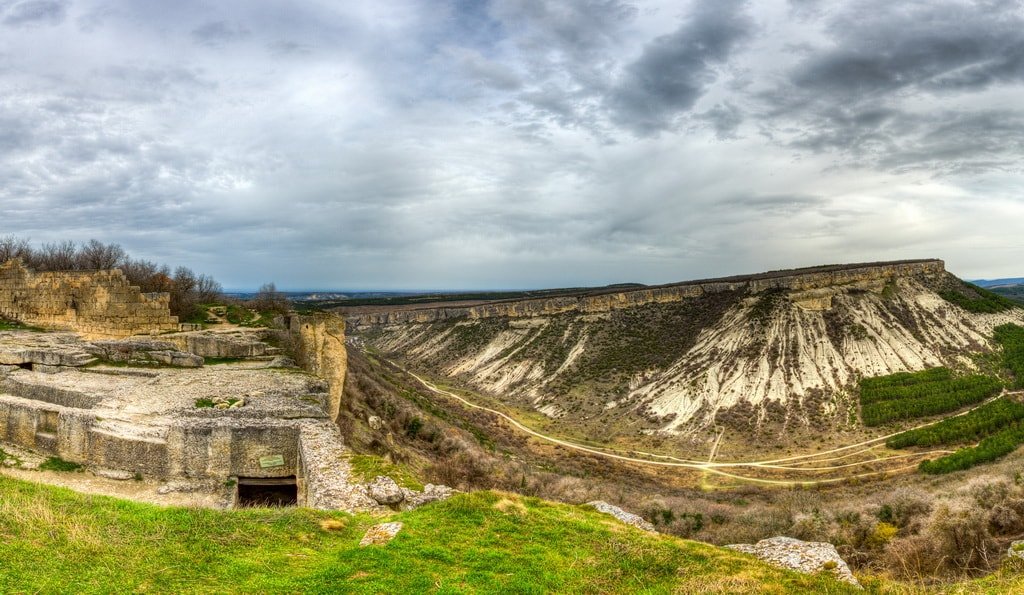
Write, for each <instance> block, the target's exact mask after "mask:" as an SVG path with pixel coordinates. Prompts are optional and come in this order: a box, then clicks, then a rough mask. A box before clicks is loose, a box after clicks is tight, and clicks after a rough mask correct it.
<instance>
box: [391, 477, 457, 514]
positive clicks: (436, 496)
mask: <svg viewBox="0 0 1024 595" xmlns="http://www.w3.org/2000/svg"><path fill="white" fill-rule="evenodd" d="M402 492H403V494H405V502H404V503H403V505H402V508H404V509H405V510H412V509H413V508H419V507H420V506H423V505H424V504H430V503H431V502H438V501H440V500H447V499H448V498H451V497H452V496H454V495H455V490H453V489H452V488H450V487H448V486H446V485H434V484H432V483H428V484H427V485H425V486H423V491H422V492H416V491H413V490H407V489H405V488H402Z"/></svg>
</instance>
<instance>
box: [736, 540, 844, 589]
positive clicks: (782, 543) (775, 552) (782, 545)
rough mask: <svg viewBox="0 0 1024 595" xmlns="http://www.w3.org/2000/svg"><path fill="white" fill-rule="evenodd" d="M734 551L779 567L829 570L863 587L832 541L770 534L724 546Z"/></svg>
mask: <svg viewBox="0 0 1024 595" xmlns="http://www.w3.org/2000/svg"><path fill="white" fill-rule="evenodd" d="M725 547H727V548H729V549H731V550H736V551H738V552H743V553H745V554H753V555H755V556H757V557H758V558H760V559H762V560H764V561H765V562H768V563H769V564H773V565H775V566H779V567H781V568H788V569H790V570H796V571H797V572H803V573H806V574H814V573H818V572H830V573H833V574H835V576H836V578H838V579H839V580H842V581H845V582H848V583H850V584H853V585H857V586H860V583H859V582H858V581H857V579H856V577H854V576H853V573H852V572H850V567H849V566H847V565H846V561H845V560H843V559H842V558H841V557H840V556H839V552H838V551H836V546H834V545H832V544H831V543H824V542H816V541H801V540H799V539H793V538H792V537H781V536H780V537H771V538H769V539H762V540H761V541H759V542H757V543H756V544H753V545H751V544H745V543H744V544H735V545H727V546H725Z"/></svg>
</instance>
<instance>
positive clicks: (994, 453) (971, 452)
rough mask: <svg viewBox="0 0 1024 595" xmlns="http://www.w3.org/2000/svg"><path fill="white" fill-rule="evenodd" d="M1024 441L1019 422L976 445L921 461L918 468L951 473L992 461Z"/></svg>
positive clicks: (927, 471) (1023, 432)
mask: <svg viewBox="0 0 1024 595" xmlns="http://www.w3.org/2000/svg"><path fill="white" fill-rule="evenodd" d="M1022 443H1024V425H1022V424H1021V423H1020V422H1016V423H1014V425H1012V426H1010V427H1008V428H1005V429H1003V430H1002V431H1000V432H998V433H996V434H992V435H991V436H989V437H988V438H985V439H984V440H982V441H981V442H979V443H978V445H977V446H971V447H968V448H961V449H960V450H958V451H956V452H955V453H953V454H951V455H946V456H944V457H939V458H938V459H935V460H928V461H921V464H920V465H919V466H918V468H919V469H920V470H921V471H923V472H925V473H931V474H941V473H951V472H953V471H961V470H963V469H970V468H971V467H973V466H975V465H979V464H981V463H987V462H989V461H994V460H996V459H998V458H999V457H1003V456H1006V455H1008V454H1010V453H1011V452H1013V451H1014V450H1016V449H1017V447H1018V446H1020V445H1021V444H1022Z"/></svg>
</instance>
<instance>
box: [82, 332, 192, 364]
mask: <svg viewBox="0 0 1024 595" xmlns="http://www.w3.org/2000/svg"><path fill="white" fill-rule="evenodd" d="M92 346H93V347H94V348H95V351H94V352H93V353H95V354H96V355H97V356H98V357H100V358H102V359H104V360H107V361H111V362H130V363H151V362H155V363H160V364H165V365H168V366H177V367H180V368H199V367H201V366H202V365H203V358H201V357H199V356H198V355H194V354H191V353H187V352H184V351H178V349H177V348H176V347H175V345H174V344H173V343H168V342H167V341H155V340H152V339H144V338H131V339H125V340H121V341H95V342H93V343H92Z"/></svg>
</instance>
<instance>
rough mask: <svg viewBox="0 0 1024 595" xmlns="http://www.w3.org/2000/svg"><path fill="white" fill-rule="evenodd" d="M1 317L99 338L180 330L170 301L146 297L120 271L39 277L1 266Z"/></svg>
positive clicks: (18, 265)
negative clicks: (171, 309) (172, 313)
mask: <svg viewBox="0 0 1024 595" xmlns="http://www.w3.org/2000/svg"><path fill="white" fill-rule="evenodd" d="M0 316H2V317H4V318H8V319H11V320H17V321H19V322H23V323H25V324H28V325H32V326H39V327H43V328H47V329H53V330H70V331H75V332H78V333H82V334H85V335H89V336H96V337H127V336H131V335H137V334H144V333H151V332H163V331H176V330H178V319H177V317H175V316H171V311H170V296H169V295H168V294H166V293H159V294H144V293H142V292H140V291H139V288H138V287H133V286H132V285H131V284H130V283H129V282H128V279H126V278H125V276H124V274H123V273H122V272H121V271H120V270H117V269H114V270H108V271H56V272H38V273H37V272H35V271H32V270H30V269H28V268H26V267H25V266H24V265H23V264H22V262H21V260H19V259H14V260H9V261H7V262H5V263H3V264H0Z"/></svg>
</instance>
